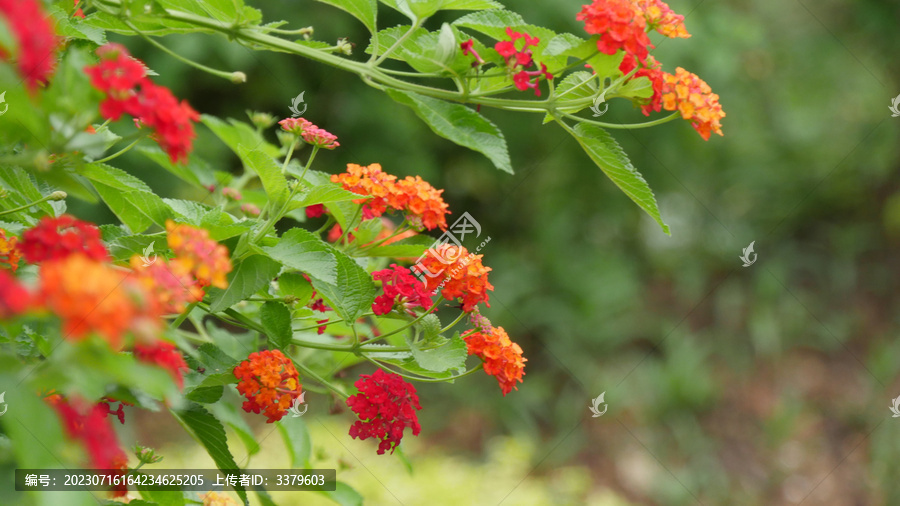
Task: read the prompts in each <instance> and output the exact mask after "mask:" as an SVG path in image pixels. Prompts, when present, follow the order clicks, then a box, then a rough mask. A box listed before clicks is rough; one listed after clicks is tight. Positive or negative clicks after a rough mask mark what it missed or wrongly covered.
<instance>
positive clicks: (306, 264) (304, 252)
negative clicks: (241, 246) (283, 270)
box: [263, 228, 337, 284]
mask: <svg viewBox="0 0 900 506" xmlns="http://www.w3.org/2000/svg"><path fill="white" fill-rule="evenodd" d="M263 250H264V251H265V252H266V253H267V254H268V255H269V256H270V257H272V258H274V259H275V260H278V261H279V262H281V263H282V264H284V265H285V266H286V267H288V268H290V269H296V270H298V271H302V272H305V273H307V274H309V275H310V276H313V277H315V278H317V279H319V280H321V281H324V282H325V283H330V284H333V283H335V282H336V281H337V270H336V269H337V261H336V260H335V258H334V252H335V249H334V248H333V247H331V246H330V245H328V244H326V243H325V242H323V241H322V239H320V238H319V237H318V236H317V235H315V234H313V233H312V232H310V231H309V230H305V229H302V228H292V229H290V230H288V231H287V232H285V233H284V235H282V236H281V240H280V241H278V244H276V245H275V246H266V247H263Z"/></svg>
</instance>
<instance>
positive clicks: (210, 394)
mask: <svg viewBox="0 0 900 506" xmlns="http://www.w3.org/2000/svg"><path fill="white" fill-rule="evenodd" d="M224 393H225V388H224V387H223V386H222V385H218V386H197V387H196V388H193V389H191V390H190V391H188V392H187V393H185V394H184V397H185V399H187V400H189V401H194V402H199V403H200V404H212V403H214V402H218V401H219V399H221V398H222V394H224Z"/></svg>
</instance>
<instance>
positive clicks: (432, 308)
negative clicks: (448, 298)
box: [366, 295, 444, 344]
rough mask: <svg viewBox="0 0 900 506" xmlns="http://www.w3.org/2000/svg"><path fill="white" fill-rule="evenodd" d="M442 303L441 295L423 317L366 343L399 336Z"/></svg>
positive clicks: (442, 297) (420, 316)
mask: <svg viewBox="0 0 900 506" xmlns="http://www.w3.org/2000/svg"><path fill="white" fill-rule="evenodd" d="M441 302H444V296H443V295H439V296H438V299H437V301H436V302H435V303H434V305H433V306H431V307H430V308H428V311H425V312H424V313H422V314H421V315H419V316H418V317H417V318H416V319H415V320H413V321H411V322H409V323H407V324H406V325H404V326H402V327H400V328H399V329H396V330H393V331H391V332H388V333H387V334H381V335H380V336H378V337H374V338H372V339H369V340H368V341H366V344H371V343H374V342H375V341H380V340H382V339H384V338H386V337H390V336H393V335H396V334H399V333H400V332H403V331H404V330H406V329H408V328H410V327H412V326H413V325H415V324H416V323H419V321H420V320H421V319H422V318H425V317H426V316H428V315H430V314H431V312H432V311H434V310H435V309H436V308H437V307H438V304H440V303H441Z"/></svg>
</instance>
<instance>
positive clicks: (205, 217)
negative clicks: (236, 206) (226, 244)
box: [163, 199, 253, 241]
mask: <svg viewBox="0 0 900 506" xmlns="http://www.w3.org/2000/svg"><path fill="white" fill-rule="evenodd" d="M163 202H165V203H166V205H168V206H169V208H170V209H171V210H172V211H173V212H174V213H175V214H177V215H178V216H180V217H181V218H182V219H177V218H176V220H175V221H176V222H179V221H184V222H186V223H188V224H190V225H193V226H195V227H200V228H202V229H206V231H207V232H209V236H210V237H211V238H212V239H214V240H216V241H223V240H225V239H229V238H231V237H235V236H238V235H241V234H243V233H244V232H246V231H248V230H250V228H251V227H252V223H253V222H252V221H246V220H245V221H238V220H237V219H236V218H235V217H234V216H232V215H230V214H228V213H226V212H225V211H223V210H221V209H218V208H215V207H209V206H207V205H204V204H201V203H199V202H194V201H193V200H177V199H163Z"/></svg>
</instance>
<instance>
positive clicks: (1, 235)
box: [0, 228, 22, 272]
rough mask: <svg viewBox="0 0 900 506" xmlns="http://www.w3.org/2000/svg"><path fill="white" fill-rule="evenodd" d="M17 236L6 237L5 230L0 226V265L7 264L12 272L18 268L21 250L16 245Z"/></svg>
mask: <svg viewBox="0 0 900 506" xmlns="http://www.w3.org/2000/svg"><path fill="white" fill-rule="evenodd" d="M18 241H19V240H18V238H16V236H14V235H10V236H9V237H6V230H3V229H2V228H0V266H2V265H4V264H5V265H7V266H8V267H9V268H10V269H12V271H13V272H16V269H18V268H19V260H20V259H21V258H22V252H21V251H19V247H18V245H17V243H18Z"/></svg>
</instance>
